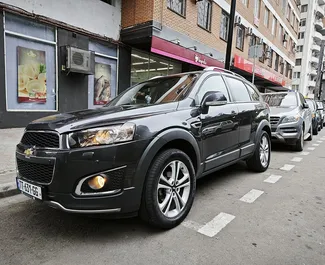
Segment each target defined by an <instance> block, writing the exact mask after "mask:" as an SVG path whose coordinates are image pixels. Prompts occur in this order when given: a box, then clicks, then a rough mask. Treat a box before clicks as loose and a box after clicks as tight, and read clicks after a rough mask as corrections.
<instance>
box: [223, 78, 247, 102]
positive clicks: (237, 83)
mask: <svg viewBox="0 0 325 265" xmlns="http://www.w3.org/2000/svg"><path fill="white" fill-rule="evenodd" d="M225 79H226V81H227V83H228V85H229V89H230V92H231V94H232V96H233V98H234V101H235V102H248V101H251V98H250V96H249V93H248V91H247V88H246V86H245V85H244V83H243V82H242V81H241V80H238V79H236V78H232V77H228V76H225Z"/></svg>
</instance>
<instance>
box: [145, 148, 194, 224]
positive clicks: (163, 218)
mask: <svg viewBox="0 0 325 265" xmlns="http://www.w3.org/2000/svg"><path fill="white" fill-rule="evenodd" d="M195 189H196V179H195V171H194V167H193V164H192V161H191V159H190V158H189V157H188V156H187V155H186V154H185V153H184V152H182V151H181V150H178V149H168V150H165V151H163V152H161V153H160V154H159V155H158V156H157V157H156V158H155V159H154V161H153V163H152V165H151V167H150V169H149V171H148V174H147V178H146V182H145V184H144V191H143V196H142V203H141V208H140V216H141V218H142V219H143V220H145V221H147V222H149V223H150V224H151V225H154V226H156V227H159V228H163V229H170V228H173V227H175V226H177V225H179V224H180V223H181V222H182V221H183V220H184V219H185V217H186V216H187V214H188V213H189V211H190V209H191V207H192V204H193V201H194V196H195Z"/></svg>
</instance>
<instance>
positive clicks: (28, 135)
mask: <svg viewBox="0 0 325 265" xmlns="http://www.w3.org/2000/svg"><path fill="white" fill-rule="evenodd" d="M21 143H22V144H24V145H27V146H36V147H41V148H59V147H60V136H59V135H58V134H57V133H51V132H29V131H27V132H25V134H24V135H23V138H22V139H21Z"/></svg>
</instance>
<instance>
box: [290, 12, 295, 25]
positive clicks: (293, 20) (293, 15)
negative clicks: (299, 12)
mask: <svg viewBox="0 0 325 265" xmlns="http://www.w3.org/2000/svg"><path fill="white" fill-rule="evenodd" d="M295 20H296V16H295V13H294V12H293V11H292V12H291V17H290V25H291V26H292V27H293V26H294V23H295Z"/></svg>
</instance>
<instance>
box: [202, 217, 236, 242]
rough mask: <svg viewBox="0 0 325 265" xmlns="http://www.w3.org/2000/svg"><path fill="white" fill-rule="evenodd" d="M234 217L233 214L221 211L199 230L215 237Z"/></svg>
mask: <svg viewBox="0 0 325 265" xmlns="http://www.w3.org/2000/svg"><path fill="white" fill-rule="evenodd" d="M234 219H235V216H233V215H231V214H227V213H219V214H218V215H217V216H216V217H214V218H213V219H212V220H211V221H210V222H208V223H207V224H206V225H204V226H203V227H201V228H200V229H199V230H198V232H199V233H201V234H203V235H206V236H208V237H214V236H215V235H216V234H218V233H219V232H220V231H221V230H222V229H223V228H225V227H226V226H227V224H229V223H230V222H231V221H232V220H234Z"/></svg>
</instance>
